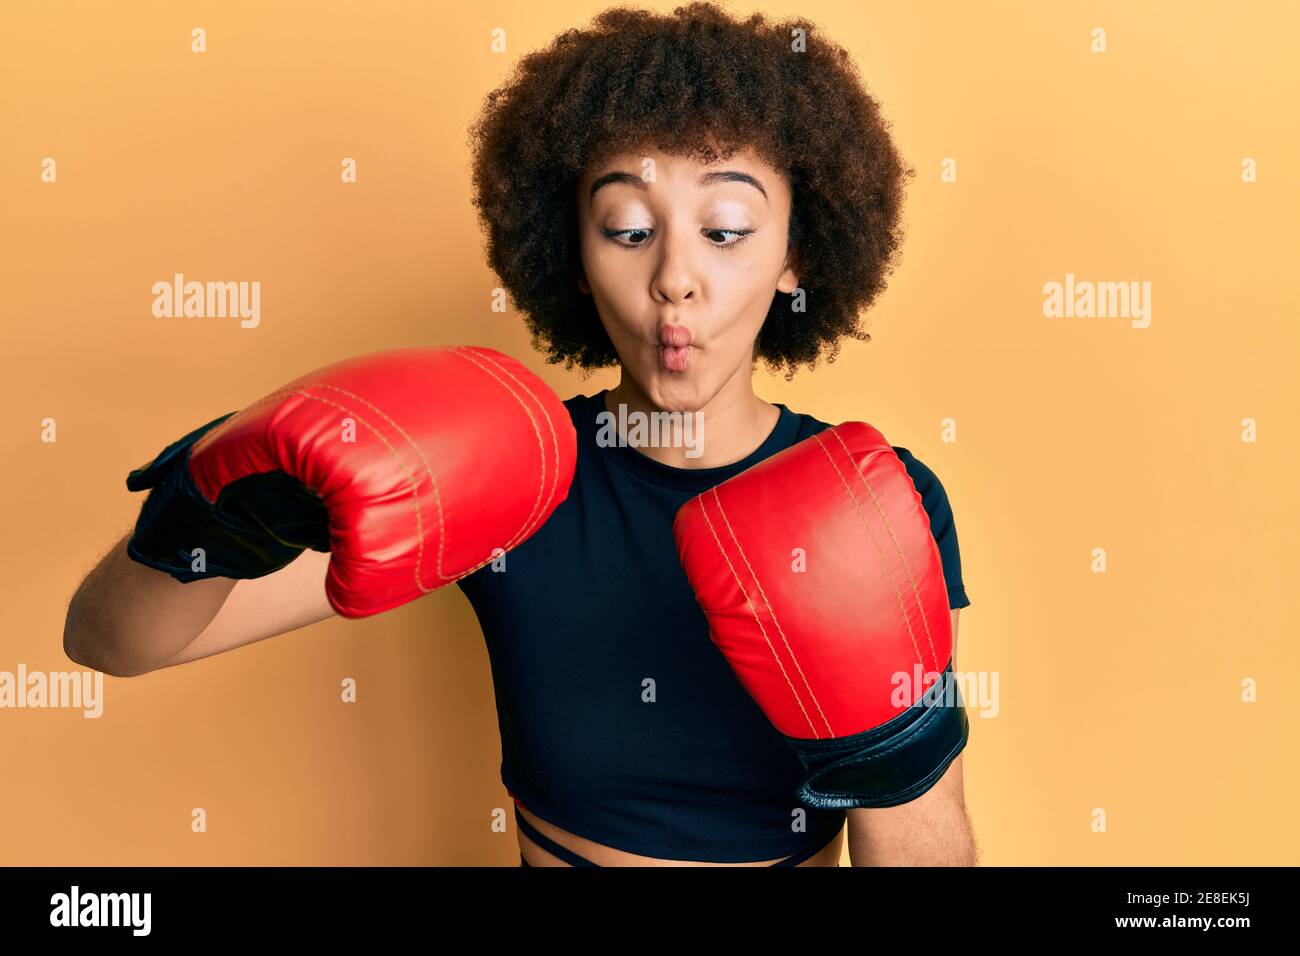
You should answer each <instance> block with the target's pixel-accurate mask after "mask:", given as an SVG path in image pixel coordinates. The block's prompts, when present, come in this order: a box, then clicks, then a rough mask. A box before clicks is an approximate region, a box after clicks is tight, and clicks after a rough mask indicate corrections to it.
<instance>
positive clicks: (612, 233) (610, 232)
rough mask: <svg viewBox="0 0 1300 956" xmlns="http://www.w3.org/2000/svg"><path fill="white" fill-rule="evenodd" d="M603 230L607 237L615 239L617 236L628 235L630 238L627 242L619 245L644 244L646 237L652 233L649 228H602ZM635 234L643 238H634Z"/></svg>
mask: <svg viewBox="0 0 1300 956" xmlns="http://www.w3.org/2000/svg"><path fill="white" fill-rule="evenodd" d="M601 232H603V233H604V234H605V237H606V238H607V239H613V238H615V237H617V236H627V237H628V240H627V241H626V242H621V243H619V245H623V246H643V245H645V243H646V240H645V238H644V237H645V236H649V235H650V230H649V229H602V230H601ZM633 236H641V237H643V238H640V239H636V240H633V239H632V237H633Z"/></svg>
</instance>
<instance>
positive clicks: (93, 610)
mask: <svg viewBox="0 0 1300 956" xmlns="http://www.w3.org/2000/svg"><path fill="white" fill-rule="evenodd" d="M130 537H131V536H130V535H129V534H128V535H126V536H125V537H123V538H122V539H121V540H120V541H118V542H117V543H116V544H115V545H114V546H113V548H112V550H110V551H109V552H108V554H106V555H105V556H104V558H103V560H101V561H100V562H99V564H98V565H96V567H95V568H94V570H92V571H91V572H90V574H88V575H87V576H86V579H85V580H84V581H83V582H82V583H81V586H80V587H79V588H78V589H77V592H76V594H74V595H73V597H72V600H71V602H69V604H68V614H67V618H66V620H65V622H64V626H63V650H64V652H65V653H66V654H67V655H68V657H69V658H71V659H72V660H73V661H75V662H76V663H78V664H81V665H82V666H84V667H91V668H94V669H95V670H98V671H103V672H104V673H105V674H111V675H113V676H115V677H133V676H136V675H138V674H145V673H148V672H149V671H154V670H159V669H160V668H163V667H171V666H173V665H176V664H183V663H185V662H186V661H192V660H197V659H199V658H202V657H211V656H212V655H213V654H220V653H221V652H222V651H228V650H232V649H233V648H236V647H242V646H244V645H245V644H252V643H254V642H255V641H260V640H264V639H265V638H268V637H275V636H276V635H277V634H284V633H285V632H287V631H292V630H295V629H297V628H300V627H305V626H307V625H308V624H314V623H316V622H317V621H322V620H325V619H326V618H329V617H332V616H333V615H334V614H335V611H334V609H333V608H332V607H331V606H330V604H329V601H328V600H327V599H326V597H325V571H326V568H327V567H328V566H329V559H330V556H329V553H328V552H320V551H312V550H307V551H304V552H303V553H302V554H301V555H300V556H299V557H298V558H297V559H295V560H294V561H292V562H291V563H290V564H288V565H287V566H285V567H283V568H281V569H280V570H279V571H276V572H274V573H272V574H268V575H265V576H263V577H260V578H247V579H243V580H234V579H232V578H206V579H204V580H199V581H191V582H189V583H186V584H182V583H180V582H179V581H177V580H175V579H174V578H172V577H171V575H169V574H167V573H166V572H164V571H156V570H154V569H153V568H150V567H146V566H145V565H143V564H140V563H138V562H136V561H133V560H132V559H131V558H130V557H128V556H127V553H126V543H127V541H128V540H129V539H130Z"/></svg>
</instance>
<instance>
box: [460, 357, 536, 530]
mask: <svg viewBox="0 0 1300 956" xmlns="http://www.w3.org/2000/svg"><path fill="white" fill-rule="evenodd" d="M451 352H452V354H454V355H458V356H460V357H461V358H463V359H465V360H466V361H468V362H470V363H472V364H473V365H476V366H477V367H478V368H479V369H480V370H481V371H483V372H485V373H486V374H488V375H490V376H492V378H493V379H495V380H496V382H497V384H499V385H500V386H501V387H502V388H504V389H505V390H506V391H507V392H508V393H509V394H510V396H511V397H512V398H513V399H514V400H515V401H516V402H518V403H519V407H520V408H522V409H523V410H524V413H525V414H526V415H527V416H528V422H529V424H530V425H532V427H533V434H534V436H535V437H536V438H537V448H538V451H539V455H540V457H541V463H542V468H541V480H540V481H539V482H538V486H537V500H536V501H534V502H533V510H532V511H531V512H530V513H529V515H528V518H527V519H526V520H525V521H524V524H523V527H521V528H520V529H519V530H518V531H517V532H515V534H514V536H513V537H511V539H510V540H509V541H508V542H506V544H505V545H504V547H505V548H510V547H513V546H514V545H515V544H516V543H517V542H518V541H519V540H520V539H521V538H523V537H526V534H527V533H531V532H532V530H533V529H534V528H535V527H536V522H538V521H539V520H540V518H541V516H542V515H544V514H546V509H547V508H548V507H549V506H550V504H551V502H552V501H553V500H554V499H555V491H556V488H558V486H559V467H558V463H559V457H560V456H559V439H558V438H557V436H556V434H555V422H554V421H552V419H551V416H550V414H549V413H548V412H546V411H545V407H544V406H543V405H542V402H541V400H540V399H539V398H538V397H537V394H536V393H535V392H533V390H532V389H531V388H529V387H528V386H526V385H525V384H524V383H523V382H521V381H519V379H517V378H515V376H514V374H513V373H512V372H510V370H509V369H506V368H505V367H503V366H502V365H501V364H500V363H499V362H497V361H496V360H494V359H492V358H490V357H489V356H487V355H482V356H479V357H480V358H482V359H483V360H484V361H487V362H491V363H492V364H493V365H494V366H496V367H497V368H498V369H500V370H501V372H502V373H503V374H505V375H509V376H510V378H511V379H512V380H513V381H514V382H515V384H516V385H518V386H519V387H520V388H521V389H522V390H524V391H525V392H527V393H528V396H529V397H530V398H531V399H532V400H533V401H534V402H536V403H537V405H538V406H539V408H541V409H542V414H543V415H544V417H545V418H546V423H547V425H548V426H549V428H550V430H551V442H552V446H553V447H554V449H555V458H556V467H555V468H554V469H552V470H553V471H554V473H555V475H554V480H553V483H552V487H551V491H550V494H548V495H547V497H546V504H544V505H543V504H542V493H543V490H544V488H545V485H546V464H547V463H546V443H545V441H544V440H543V439H542V433H541V430H540V429H538V427H537V420H536V419H535V418H534V417H533V413H532V411H531V410H530V409H529V408H528V406H527V405H526V404H525V403H524V402H523V400H522V399H520V397H519V396H518V395H517V394H515V392H514V390H512V389H511V388H510V386H509V385H507V384H506V383H505V382H503V381H502V380H501V379H500V378H498V377H497V376H496V375H495V374H494V373H493V372H492V370H491V369H489V368H487V367H486V366H484V365H483V364H482V363H481V362H479V361H478V360H477V359H476V358H473V357H471V355H470V354H469V350H468V349H462V348H453V349H451Z"/></svg>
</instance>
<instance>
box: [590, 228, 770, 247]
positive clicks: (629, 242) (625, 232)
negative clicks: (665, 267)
mask: <svg viewBox="0 0 1300 956" xmlns="http://www.w3.org/2000/svg"><path fill="white" fill-rule="evenodd" d="M753 231H754V230H753V229H702V230H701V233H702V234H703V235H704V236H705V237H707V238H708V240H709V241H710V242H711V243H713V245H715V246H717V247H719V248H720V249H730V248H732V247H733V246H738V245H740V244H741V243H742V242H744V241H745V239H746V238H748V236H749V235H750V233H752V232H753ZM601 232H603V233H604V234H605V237H606V238H607V239H619V237H623V238H622V241H620V242H619V243H618V244H619V245H621V246H644V245H645V244H646V243H647V242H649V241H650V237H651V236H652V235H654V230H653V229H602V230H601ZM727 236H735V237H736V238H735V239H734V240H732V241H730V242H728V241H726V237H727ZM720 239H721V241H719V240H720Z"/></svg>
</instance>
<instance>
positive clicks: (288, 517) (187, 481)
mask: <svg viewBox="0 0 1300 956" xmlns="http://www.w3.org/2000/svg"><path fill="white" fill-rule="evenodd" d="M233 414H235V413H234V412H231V413H230V414H229V415H222V416H221V417H220V418H217V419H214V420H213V421H210V422H208V423H207V424H206V425H204V426H202V427H201V428H196V429H195V430H194V431H192V432H190V433H189V434H188V435H186V436H185V437H184V438H181V439H180V440H178V441H175V442H173V443H172V444H170V445H168V446H167V447H166V448H164V449H163V450H162V452H161V453H160V454H159V455H158V457H156V458H155V459H154V460H153V461H151V462H149V464H147V465H144V466H142V467H140V468H137V469H135V470H134V471H132V472H131V474H130V475H128V476H127V479H126V487H127V489H128V490H130V491H144V490H145V489H152V490H151V491H150V492H149V497H148V498H147V499H145V503H144V505H143V507H141V509H140V516H139V518H138V519H136V523H135V532H134V534H132V536H131V539H130V541H128V542H127V546H126V552H127V554H128V555H129V556H130V557H131V558H132V559H133V560H135V561H138V562H140V563H141V564H144V565H147V566H148V567H151V568H156V569H157V570H159V571H166V572H167V573H168V574H170V575H171V576H172V577H173V578H175V579H176V580H177V581H181V582H187V581H197V580H200V579H202V578H215V577H222V578H257V577H261V576H263V575H265V574H270V573H271V572H272V571H278V570H279V569H280V568H282V567H284V566H285V565H287V564H288V563H289V562H291V561H292V560H293V559H294V558H296V557H298V555H300V554H302V552H303V550H304V548H308V547H310V548H313V549H315V550H318V551H328V550H329V536H328V528H329V524H328V518H327V516H326V514H325V510H324V507H323V506H322V505H321V503H320V499H319V498H317V497H316V495H315V494H313V493H312V492H311V490H310V489H308V488H307V487H306V486H304V485H303V484H302V483H301V482H299V481H297V480H296V479H294V478H291V477H290V476H289V475H286V474H285V473H284V472H282V471H276V472H271V473H268V474H261V475H250V476H248V477H246V478H241V479H239V480H238V481H234V482H231V483H230V484H229V485H227V486H226V487H225V488H222V489H221V493H220V495H219V496H218V498H217V501H216V503H215V504H214V503H211V502H209V501H208V500H207V499H205V498H204V497H203V495H202V493H200V491H199V489H198V488H197V486H195V484H194V478H193V476H192V475H191V474H190V470H189V467H188V464H189V456H190V450H191V449H192V448H193V446H194V443H195V442H197V441H198V440H199V439H200V438H202V437H203V436H204V435H205V434H207V433H208V432H209V431H211V430H212V429H214V428H216V427H217V426H218V425H220V424H221V423H222V422H224V421H225V420H226V419H227V418H229V417H230V415H233ZM266 516H274V520H273V521H271V520H267V517H266ZM197 548H201V549H202V550H203V552H204V564H205V568H204V570H202V571H195V570H194V557H195V556H194V553H193V552H194V550H195V549H197Z"/></svg>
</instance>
